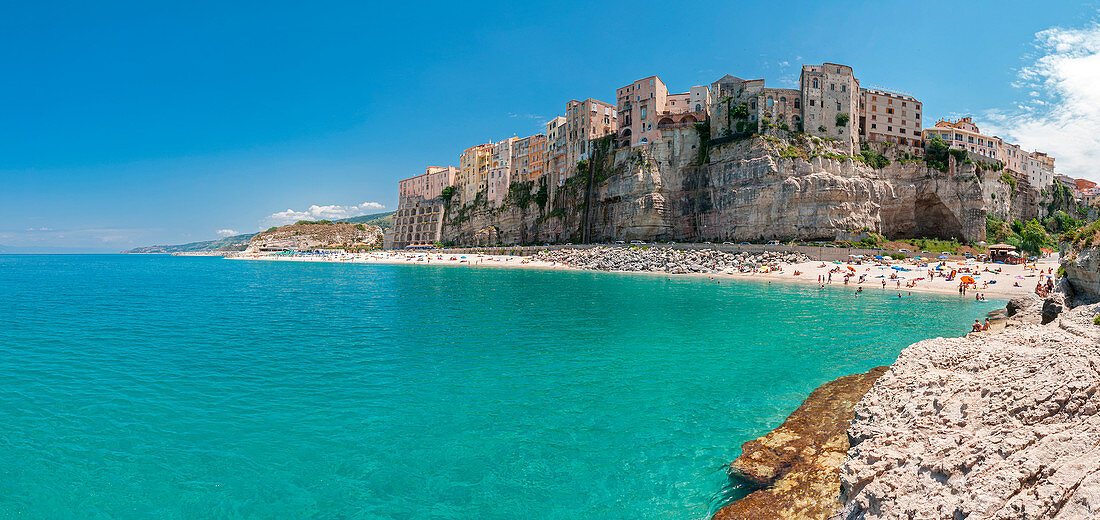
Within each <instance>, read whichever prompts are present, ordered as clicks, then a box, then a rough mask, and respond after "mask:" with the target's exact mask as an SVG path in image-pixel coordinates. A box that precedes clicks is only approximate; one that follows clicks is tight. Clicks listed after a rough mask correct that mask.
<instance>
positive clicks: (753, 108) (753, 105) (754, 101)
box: [749, 99, 756, 110]
mask: <svg viewBox="0 0 1100 520" xmlns="http://www.w3.org/2000/svg"><path fill="white" fill-rule="evenodd" d="M749 108H750V109H752V110H756V100H755V99H754V100H752V101H751V102H750V103H749Z"/></svg>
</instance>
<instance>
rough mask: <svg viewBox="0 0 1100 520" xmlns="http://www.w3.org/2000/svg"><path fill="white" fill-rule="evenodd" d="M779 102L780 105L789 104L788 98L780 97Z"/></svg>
mask: <svg viewBox="0 0 1100 520" xmlns="http://www.w3.org/2000/svg"><path fill="white" fill-rule="evenodd" d="M779 102H780V103H786V102H787V96H779Z"/></svg>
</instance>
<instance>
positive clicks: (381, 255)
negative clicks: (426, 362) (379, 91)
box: [231, 251, 1058, 299]
mask: <svg viewBox="0 0 1100 520" xmlns="http://www.w3.org/2000/svg"><path fill="white" fill-rule="evenodd" d="M231 259H235V260H261V261H283V262H327V263H331V262H336V263H368V264H369V263H380V264H415V265H444V266H455V267H490V268H492V267H496V268H519V269H551V270H559V269H560V270H584V269H580V268H577V267H574V266H571V265H569V264H567V263H562V262H547V261H541V260H537V259H534V258H532V257H527V256H513V255H485V254H450V253H447V252H436V251H432V252H406V251H381V252H370V253H325V254H301V253H299V254H294V255H287V254H242V255H238V256H235V257H232V258H231ZM1057 268H1058V261H1057V258H1056V257H1052V258H1043V259H1040V260H1039V261H1038V262H1037V263H1034V264H1026V265H1025V264H1018V265H1009V264H994V263H981V262H977V261H974V260H969V261H968V260H966V259H961V258H960V259H947V260H930V261H928V262H925V261H922V260H914V259H909V260H901V261H892V260H885V261H878V260H870V261H866V260H857V261H850V262H822V261H808V262H797V263H789V264H784V263H780V264H777V265H774V266H769V267H767V268H762V269H755V270H744V271H733V270H727V271H723V272H710V273H686V274H669V273H664V272H660V271H643V273H647V274H659V275H662V276H670V277H671V276H696V277H698V276H702V277H707V278H713V279H716V280H718V279H755V280H768V281H782V282H796V283H808V284H816V285H828V286H844V287H851V288H852V290H853V291H856V290H858V289H859V288H861V287H862V288H863V291H866V292H869V291H880V292H886V293H890V294H897V293H901V294H903V295H904V294H906V293H910V292H925V293H942V294H959V284H960V280H961V279H962V277H963V276H969V277H971V278H972V279H973V280H974V283H973V284H969V285H968V287H967V291H966V296H967V297H975V296H976V294H981V295H983V296H985V297H986V298H1000V299H1009V298H1013V297H1016V296H1020V295H1023V294H1027V293H1034V292H1035V286H1036V284H1037V283H1040V282H1041V283H1044V284H1045V283H1046V281H1047V279H1048V275H1047V274H1046V273H1053V272H1054V271H1056V270H1057ZM952 271H955V276H954V277H951V276H950V274H951V272H952ZM612 272H616V271H612ZM632 272H637V271H632ZM883 282H885V284H884V283H883Z"/></svg>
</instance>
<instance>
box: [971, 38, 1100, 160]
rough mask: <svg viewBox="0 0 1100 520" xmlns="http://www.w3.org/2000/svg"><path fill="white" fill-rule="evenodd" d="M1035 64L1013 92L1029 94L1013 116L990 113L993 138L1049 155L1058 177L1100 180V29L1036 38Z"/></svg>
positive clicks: (1021, 75) (997, 111) (988, 126)
mask: <svg viewBox="0 0 1100 520" xmlns="http://www.w3.org/2000/svg"><path fill="white" fill-rule="evenodd" d="M1035 48H1036V51H1037V52H1036V55H1035V56H1034V57H1033V58H1032V59H1033V62H1032V63H1030V64H1029V65H1027V66H1026V67H1024V68H1023V69H1021V70H1020V72H1019V79H1018V81H1017V82H1015V83H1013V86H1015V87H1018V88H1021V89H1024V90H1025V91H1026V97H1027V98H1028V99H1027V100H1026V101H1022V102H1021V103H1020V104H1019V105H1017V106H1016V108H1015V109H1013V110H1010V111H1001V110H990V111H987V112H986V114H985V115H986V117H987V118H988V121H989V122H990V123H992V124H986V125H983V126H985V127H987V129H988V130H990V131H991V132H990V133H994V134H997V135H1000V136H1001V137H1003V138H1006V139H1008V140H1009V141H1017V142H1018V143H1019V144H1020V145H1021V146H1023V147H1024V148H1025V149H1027V150H1040V151H1043V152H1047V153H1049V154H1051V155H1052V156H1054V158H1055V159H1056V161H1057V162H1056V163H1055V167H1056V171H1057V172H1058V173H1064V174H1066V175H1069V176H1071V177H1088V178H1092V179H1093V180H1100V175H1098V174H1097V169H1096V165H1097V164H1100V24H1096V23H1093V24H1091V25H1088V26H1086V27H1084V28H1077V29H1067V28H1063V27H1053V28H1050V29H1047V30H1044V31H1040V32H1039V33H1037V34H1036V35H1035Z"/></svg>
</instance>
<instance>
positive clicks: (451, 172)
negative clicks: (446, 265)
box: [384, 166, 458, 249]
mask: <svg viewBox="0 0 1100 520" xmlns="http://www.w3.org/2000/svg"><path fill="white" fill-rule="evenodd" d="M457 176H458V168H455V167H454V166H429V167H427V168H426V169H425V170H424V173H422V174H420V175H416V176H413V177H409V178H407V179H402V180H400V181H398V182H397V211H395V212H394V214H393V223H392V225H391V226H390V229H389V232H388V233H387V236H385V237H384V241H385V245H386V247H387V248H398V249H399V248H403V247H406V246H410V245H426V244H431V243H433V242H437V241H439V240H440V237H441V232H442V229H443V227H442V226H443V198H442V195H443V189H444V188H446V187H448V186H453V185H454V184H455V179H456V177H457Z"/></svg>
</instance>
